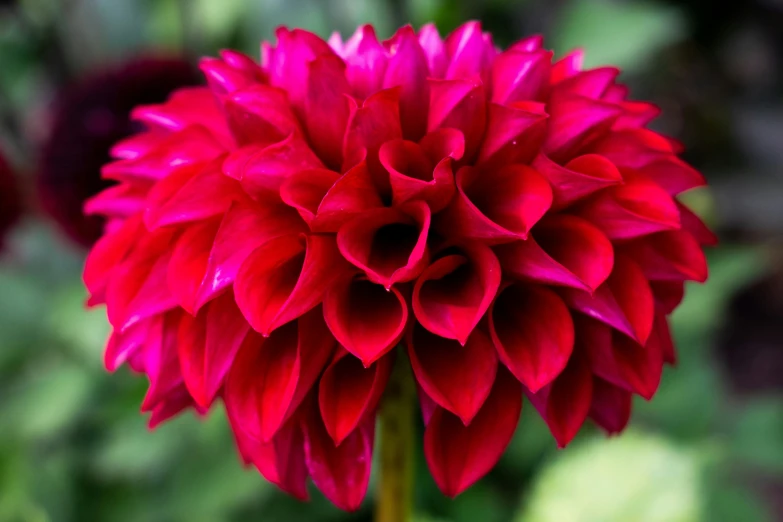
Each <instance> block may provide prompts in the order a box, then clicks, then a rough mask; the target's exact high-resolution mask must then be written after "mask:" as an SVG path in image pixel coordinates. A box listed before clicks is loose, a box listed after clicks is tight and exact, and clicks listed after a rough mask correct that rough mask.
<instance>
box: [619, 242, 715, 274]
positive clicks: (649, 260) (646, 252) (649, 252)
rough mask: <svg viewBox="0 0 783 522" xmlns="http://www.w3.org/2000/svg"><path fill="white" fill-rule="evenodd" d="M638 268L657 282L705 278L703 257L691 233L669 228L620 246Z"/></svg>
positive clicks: (705, 265) (705, 263)
mask: <svg viewBox="0 0 783 522" xmlns="http://www.w3.org/2000/svg"><path fill="white" fill-rule="evenodd" d="M622 251H623V252H625V253H626V254H628V255H629V256H631V257H632V258H633V259H634V260H635V261H636V262H637V263H638V264H639V266H640V267H641V269H642V272H644V275H645V277H647V278H648V279H652V280H657V281H683V280H690V281H698V282H700V283H703V282H704V281H706V280H707V259H706V258H705V257H704V252H703V251H702V250H701V247H700V246H699V244H698V243H697V242H696V240H695V239H694V238H693V236H692V235H691V234H689V233H688V232H684V231H682V230H669V231H666V232H658V233H657V234H650V235H649V236H645V237H643V238H639V239H635V240H633V241H630V242H628V243H626V244H624V245H623V246H622Z"/></svg>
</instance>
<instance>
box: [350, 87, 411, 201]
mask: <svg viewBox="0 0 783 522" xmlns="http://www.w3.org/2000/svg"><path fill="white" fill-rule="evenodd" d="M400 92H401V90H400V88H399V87H395V88H393V89H384V90H382V91H379V92H377V93H375V94H373V95H372V96H370V97H369V98H367V99H366V100H364V102H363V103H362V104H361V106H359V105H358V103H357V102H356V101H355V100H354V101H353V104H352V106H351V116H350V119H349V120H348V128H347V130H346V132H345V141H344V142H343V168H342V171H343V172H346V171H347V170H348V169H350V168H351V167H354V166H356V165H357V164H359V163H360V162H361V161H362V160H366V161H367V168H368V169H369V171H370V175H371V176H372V178H373V181H374V182H375V186H376V187H378V189H379V190H380V191H381V193H382V194H384V195H385V194H388V193H389V191H390V187H389V180H388V177H387V176H386V174H385V171H384V170H383V168H382V167H381V164H380V162H379V161H378V150H379V149H380V147H381V145H383V144H384V143H385V142H387V141H389V140H394V139H398V138H401V137H402V128H401V127H400V104H399V98H400Z"/></svg>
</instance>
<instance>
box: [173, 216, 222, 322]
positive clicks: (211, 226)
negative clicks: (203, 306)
mask: <svg viewBox="0 0 783 522" xmlns="http://www.w3.org/2000/svg"><path fill="white" fill-rule="evenodd" d="M219 226H220V220H218V219H211V220H208V221H202V222H200V223H196V224H194V225H192V226H191V227H189V228H187V229H186V230H185V231H184V232H183V233H182V235H180V236H179V238H178V239H177V242H176V244H175V245H174V250H173V252H172V254H171V259H170V260H169V266H168V277H167V281H168V285H169V289H170V290H171V293H172V294H174V296H175V297H176V298H177V301H178V302H179V305H180V306H181V307H182V308H184V309H185V311H186V312H188V313H189V314H194V313H195V308H196V302H197V299H198V290H199V288H200V286H201V283H202V281H203V280H204V274H205V273H206V270H207V263H208V261H209V253H210V251H211V250H212V245H213V244H214V242H215V236H216V235H217V231H218V228H219Z"/></svg>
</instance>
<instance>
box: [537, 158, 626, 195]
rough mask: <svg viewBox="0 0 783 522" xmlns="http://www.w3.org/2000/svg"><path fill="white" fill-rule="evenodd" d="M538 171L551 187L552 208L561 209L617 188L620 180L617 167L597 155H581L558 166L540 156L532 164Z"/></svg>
mask: <svg viewBox="0 0 783 522" xmlns="http://www.w3.org/2000/svg"><path fill="white" fill-rule="evenodd" d="M533 165H534V166H535V168H536V169H538V171H539V172H540V173H541V174H543V175H544V177H546V178H547V179H548V180H549V183H550V184H551V185H552V195H553V197H554V201H553V203H552V206H553V207H555V208H558V209H559V208H563V207H567V206H569V205H571V204H573V203H574V202H575V201H578V200H580V199H582V198H584V197H586V196H588V195H590V194H592V193H594V192H596V191H598V190H601V189H603V188H606V187H609V186H612V185H618V184H620V183H622V182H623V177H622V176H621V175H620V171H619V170H617V167H615V166H614V164H613V163H612V162H611V161H609V160H608V159H606V158H604V157H603V156H599V155H597V154H585V155H584V156H579V157H577V158H574V159H572V160H571V161H569V162H568V163H567V164H566V166H565V167H562V166H560V165H558V164H557V163H555V162H554V161H552V160H550V159H549V158H548V157H546V156H545V155H544V154H539V155H538V156H537V157H536V159H535V161H534V162H533Z"/></svg>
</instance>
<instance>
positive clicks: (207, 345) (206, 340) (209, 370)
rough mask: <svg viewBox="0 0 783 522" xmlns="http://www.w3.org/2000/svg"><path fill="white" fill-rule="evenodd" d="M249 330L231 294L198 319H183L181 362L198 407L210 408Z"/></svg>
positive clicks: (180, 331) (185, 317) (211, 304)
mask: <svg viewBox="0 0 783 522" xmlns="http://www.w3.org/2000/svg"><path fill="white" fill-rule="evenodd" d="M249 330H250V325H248V324H247V321H245V318H244V317H242V314H241V313H240V312H239V309H238V308H237V306H236V304H235V303H234V295H233V294H232V293H231V292H228V293H225V294H223V295H222V296H221V297H219V298H217V299H215V300H214V301H212V302H211V303H210V304H209V305H208V306H207V308H206V309H205V310H202V311H201V312H200V313H199V314H198V316H197V317H195V318H194V317H191V316H187V315H186V316H184V318H183V320H182V322H181V324H180V330H179V346H178V349H179V361H180V366H181V367H182V375H183V377H184V379H185V385H186V386H187V388H188V391H189V392H190V394H191V395H192V396H193V399H194V400H195V401H196V404H198V405H199V406H201V407H203V408H209V406H210V404H211V403H212V400H213V399H214V398H215V395H216V394H217V392H218V390H219V389H220V387H221V386H222V385H223V379H224V378H225V376H226V374H227V373H228V370H229V369H230V368H231V365H232V363H233V362H234V357H235V356H236V353H237V351H238V350H239V347H240V346H241V345H242V342H243V341H244V339H245V337H246V336H247V332H248V331H249Z"/></svg>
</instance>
